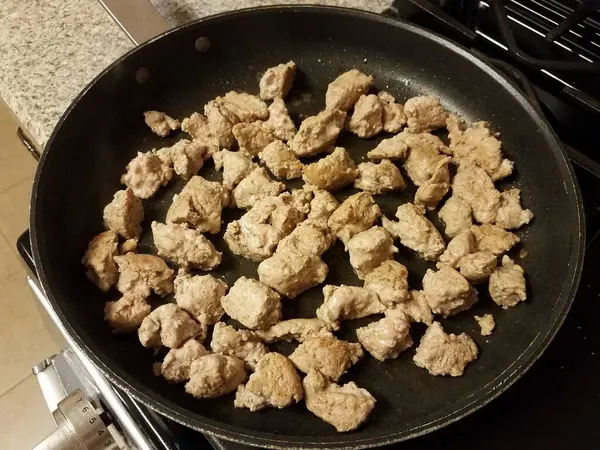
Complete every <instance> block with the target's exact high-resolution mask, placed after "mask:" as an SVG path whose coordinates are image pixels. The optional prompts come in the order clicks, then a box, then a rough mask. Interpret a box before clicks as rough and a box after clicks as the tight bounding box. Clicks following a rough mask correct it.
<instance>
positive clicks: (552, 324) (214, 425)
mask: <svg viewBox="0 0 600 450" xmlns="http://www.w3.org/2000/svg"><path fill="white" fill-rule="evenodd" d="M297 11H298V12H307V13H310V12H318V13H327V14H335V15H340V14H342V15H346V16H353V17H356V18H360V19H364V20H371V21H375V22H378V23H381V24H382V25H386V26H393V27H399V28H403V29H405V30H408V31H410V32H412V33H415V34H417V35H420V36H421V37H423V38H425V39H429V40H432V41H434V42H436V43H437V44H438V45H441V46H443V47H446V48H447V49H449V50H450V51H453V52H454V53H455V54H456V55H457V56H458V57H461V58H464V59H467V60H468V61H469V62H471V63H472V64H474V65H475V66H477V67H478V68H479V69H481V70H482V71H484V72H485V73H486V74H487V75H489V76H491V77H492V78H493V79H494V80H495V81H496V82H497V83H499V85H500V86H499V87H501V88H503V89H504V90H505V91H508V93H510V94H511V95H512V96H513V98H515V99H516V100H517V101H518V103H519V104H520V105H521V106H522V107H523V108H524V109H525V110H526V112H527V113H528V114H529V115H530V117H531V118H532V120H534V122H535V123H536V124H537V125H538V126H539V128H540V131H541V132H542V133H543V134H544V135H545V136H546V138H547V140H548V141H553V142H552V144H553V145H550V147H552V148H551V151H552V153H553V154H554V155H555V157H556V159H557V162H558V163H559V165H560V166H562V167H560V170H561V172H562V175H563V182H564V188H565V192H566V194H567V196H568V197H569V198H570V199H571V200H573V201H574V204H573V207H574V208H575V211H574V215H576V217H577V223H576V224H574V226H573V233H572V236H571V243H570V244H571V254H570V259H569V264H568V273H567V275H566V277H565V280H564V282H563V285H562V288H561V290H560V293H559V294H558V295H557V297H556V300H555V303H554V306H553V308H552V312H551V314H550V316H549V324H548V326H547V328H546V329H545V330H543V331H542V332H540V333H538V335H536V336H535V338H534V339H533V340H532V342H531V344H530V345H529V346H528V347H527V348H526V349H525V350H524V351H523V352H522V353H521V355H519V357H518V358H516V359H515V361H514V362H513V363H512V364H511V365H510V366H508V367H507V368H505V369H504V370H503V371H502V373H501V374H500V375H499V376H498V377H496V378H495V379H494V380H492V381H491V382H490V383H488V384H486V385H484V386H482V387H481V388H479V389H478V390H477V391H475V393H473V394H472V395H471V396H470V397H468V398H466V399H463V401H462V402H461V403H460V405H459V407H458V408H457V409H455V410H454V412H452V413H450V414H446V415H441V416H437V417H436V416H435V415H434V416H433V417H434V418H433V419H431V420H430V421H428V422H427V423H425V424H421V425H419V426H416V427H413V428H411V429H409V430H404V431H402V432H396V433H394V432H393V431H391V430H390V432H389V433H386V434H379V435H376V434H368V435H367V436H365V437H362V436H361V433H360V432H358V433H356V434H340V435H337V436H319V437H317V438H311V440H309V441H298V440H297V438H294V437H292V436H290V437H286V438H282V437H281V436H280V435H276V434H272V433H266V432H254V433H253V434H249V433H248V431H247V430H245V429H241V428H238V427H236V426H234V425H229V424H225V423H223V422H219V421H216V420H213V419H209V418H207V417H202V418H196V417H195V416H190V415H189V414H188V413H187V410H186V409H185V408H183V407H180V406H178V405H177V404H176V403H174V402H171V401H167V400H165V399H164V398H161V397H160V396H158V395H155V394H154V393H153V392H152V391H150V390H149V389H147V388H145V387H143V386H139V385H136V383H135V381H136V380H135V379H133V377H129V376H127V377H124V376H122V375H121V374H119V373H118V370H116V368H115V364H112V363H110V364H107V363H106V362H105V361H104V360H101V359H100V358H99V357H97V356H96V355H95V354H94V353H93V352H92V351H91V349H90V348H89V347H88V345H87V343H86V341H87V342H90V339H88V338H85V339H84V338H82V337H81V334H80V333H78V332H76V331H75V330H74V327H73V326H72V325H71V324H70V323H69V320H68V318H67V316H68V314H65V313H64V311H63V310H62V309H61V308H60V306H59V305H58V302H57V301H56V299H55V298H54V296H53V295H52V293H51V292H50V283H49V280H48V279H47V278H46V275H45V274H44V271H43V270H39V269H38V268H41V269H43V267H44V261H43V260H44V259H45V258H43V257H42V255H41V253H40V249H39V246H38V242H41V241H42V240H44V237H43V233H39V232H38V230H37V223H38V222H37V220H36V216H37V214H36V209H37V208H38V204H39V202H38V198H39V197H40V192H39V187H40V184H41V181H40V180H41V179H42V175H41V174H42V173H43V168H44V165H45V163H46V161H47V160H48V158H49V156H48V155H49V154H50V153H51V152H50V150H51V148H52V144H53V142H54V140H55V138H56V136H57V134H58V133H59V132H60V129H61V127H62V125H63V123H64V122H65V121H66V120H67V118H68V117H69V115H70V114H71V112H72V111H73V109H74V108H75V106H76V105H77V103H78V102H79V100H80V99H81V98H82V97H83V96H84V95H85V94H86V93H87V92H88V91H89V90H90V89H91V88H92V87H93V86H94V85H95V84H96V82H97V81H98V80H99V79H101V78H102V77H103V76H104V75H105V74H106V73H108V72H110V71H111V70H112V69H113V68H114V67H116V66H118V65H119V64H121V62H122V61H123V60H125V59H126V58H128V57H129V56H130V55H131V54H133V53H135V52H137V51H140V50H141V49H143V48H145V47H146V46H148V45H151V44H152V43H153V42H155V41H157V40H159V39H161V38H163V37H164V36H167V35H170V34H172V33H178V32H179V31H180V30H183V29H188V28H192V27H195V26H198V25H201V24H204V23H209V22H215V21H217V22H218V21H222V20H228V19H229V18H230V17H232V16H238V17H239V16H244V15H254V14H257V13H259V14H260V13H273V12H275V13H277V12H297ZM575 180H576V179H575V175H574V172H573V168H572V166H571V164H570V161H569V159H568V157H567V155H566V154H565V152H564V150H563V149H562V146H561V145H560V141H559V140H558V138H557V136H556V135H555V133H554V131H553V130H552V128H551V127H550V126H549V125H548V123H547V122H546V120H545V118H544V117H542V116H541V115H540V114H539V113H538V112H537V111H536V110H535V108H534V107H533V106H532V105H531V103H530V102H529V101H528V100H527V99H526V98H525V97H524V95H523V94H522V93H521V92H520V91H518V90H517V89H516V88H515V87H514V86H513V85H512V84H511V83H510V82H509V81H508V80H507V79H506V78H505V77H504V76H503V75H502V74H500V73H499V72H498V71H497V70H496V69H494V68H493V67H492V66H490V65H489V64H487V63H486V62H484V61H483V60H481V59H480V58H479V57H478V56H475V55H474V54H472V53H470V52H469V51H468V50H467V49H465V48H464V47H462V46H460V45H458V44H456V43H454V42H451V41H449V40H447V39H446V38H444V37H443V36H441V35H439V34H437V33H434V32H431V31H429V30H426V29H424V28H422V27H420V26H417V25H414V24H411V23H409V22H406V21H404V20H400V19H396V18H391V17H387V16H384V15H382V14H377V13H372V12H366V11H360V10H356V9H349V8H340V7H333V6H315V5H286V6H265V7H257V8H246V9H241V10H237V11H233V12H225V13H221V14H217V15H213V16H209V17H206V18H202V19H199V20H196V21H193V22H190V23H187V24H184V25H182V26H179V27H177V28H174V29H171V30H168V31H166V32H164V33H162V34H161V35H159V36H156V37H154V38H152V39H150V40H149V41H147V42H145V43H143V44H142V45H140V46H137V47H134V48H133V49H131V50H130V51H128V52H127V53H125V54H124V55H122V56H121V57H120V58H118V59H117V60H116V61H114V62H113V63H112V64H110V65H109V66H108V67H106V68H105V69H104V70H103V71H102V72H100V73H99V74H98V75H97V76H96V77H95V78H94V79H93V80H92V81H91V82H90V83H89V84H88V85H87V86H86V87H85V88H84V89H83V90H82V91H81V93H80V94H79V95H78V96H77V97H76V98H75V99H74V100H73V102H72V103H71V105H70V106H69V107H68V108H67V110H66V111H65V112H64V114H63V115H62V117H61V118H60V120H59V122H58V123H57V125H56V126H55V128H54V130H53V132H52V135H51V137H50V139H49V140H48V143H47V144H46V150H45V151H44V152H43V154H42V157H41V158H40V162H39V165H38V169H37V171H36V175H35V180H34V185H33V190H32V197H31V205H30V231H31V243H32V250H33V255H34V261H35V266H36V271H37V272H38V278H39V279H40V282H41V284H42V290H43V292H44V294H45V295H46V296H47V297H48V299H49V301H50V303H51V304H52V306H53V308H54V309H55V310H56V312H57V316H58V317H59V319H60V321H61V324H62V325H63V327H64V328H65V329H66V330H67V331H68V333H69V334H70V335H71V337H72V338H73V340H74V341H75V343H76V345H77V346H78V347H79V348H80V349H81V350H82V352H83V353H84V354H85V355H86V357H88V358H89V359H90V360H91V361H92V362H93V364H94V365H95V366H96V367H97V368H98V369H99V370H100V371H101V372H102V374H103V375H104V376H106V377H107V378H108V379H110V380H111V382H113V383H114V384H115V385H116V386H117V387H119V388H120V389H122V390H124V391H125V392H127V393H128V394H129V395H131V396H132V397H133V398H135V399H136V400H138V401H140V402H142V403H143V404H144V405H146V406H148V407H149V408H151V409H153V410H155V411H157V412H158V413H160V414H162V415H164V416H165V417H167V418H169V419H171V420H173V421H175V422H178V423H181V424H183V425H186V426H188V427H190V428H192V429H194V430H196V431H199V432H202V433H207V434H210V435H212V436H215V437H218V438H222V439H225V440H229V441H234V442H238V443H243V444H247V445H254V446H260V447H263V448H292V447H293V448H368V447H374V446H380V445H387V444H392V443H396V442H400V441H404V440H407V439H411V438H414V437H417V436H421V435H424V434H427V433H429V432H432V431H435V430H437V429H440V428H442V427H444V426H447V425H449V424H451V423H454V422H456V421H458V420H460V419H461V418H463V417H465V416H467V415H469V414H471V413H473V412H475V411H477V410H478V409H480V408H481V407H483V406H485V405H486V404H487V403H489V402H490V401H492V400H494V399H495V398H497V397H498V396H499V395H500V394H501V393H502V392H504V391H505V390H506V389H508V388H509V387H510V386H511V385H513V384H514V383H515V382H516V381H517V380H518V379H519V378H520V377H521V376H522V375H523V374H524V373H525V372H527V370H529V368H530V367H531V366H532V365H533V363H534V362H535V361H536V360H537V359H538V358H539V357H540V356H541V355H542V354H543V352H544V351H545V349H546V348H547V347H548V345H549V344H550V342H551V341H552V340H553V339H554V336H555V335H556V333H557V332H558V330H559V329H560V326H561V325H562V323H563V322H564V320H565V318H566V316H567V313H568V311H569V309H570V307H571V305H572V303H573V300H574V297H575V292H576V290H577V286H578V284H579V279H580V276H581V269H582V266H583V257H584V245H585V226H584V215H583V209H582V202H581V194H580V192H579V187H578V184H577V183H576V181H575ZM498 381H500V384H498Z"/></svg>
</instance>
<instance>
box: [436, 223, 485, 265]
mask: <svg viewBox="0 0 600 450" xmlns="http://www.w3.org/2000/svg"><path fill="white" fill-rule="evenodd" d="M475 250H476V247H475V236H474V235H473V232H472V231H471V229H470V228H466V229H464V230H463V231H461V232H460V233H458V234H457V235H456V236H455V237H453V238H452V240H451V241H450V242H448V246H447V247H446V250H444V253H442V254H441V255H440V262H439V263H438V264H437V266H438V268H439V267H442V266H444V265H446V266H450V267H452V268H456V266H457V265H458V261H460V259H461V258H463V257H464V256H467V255H469V254H471V253H473V252H474V251H475Z"/></svg>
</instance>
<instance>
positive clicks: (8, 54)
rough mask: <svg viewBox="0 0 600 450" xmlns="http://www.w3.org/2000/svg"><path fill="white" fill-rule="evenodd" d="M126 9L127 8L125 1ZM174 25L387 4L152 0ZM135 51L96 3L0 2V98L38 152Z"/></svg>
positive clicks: (366, 0) (387, 0) (379, 0)
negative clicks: (94, 84) (101, 78)
mask: <svg viewBox="0 0 600 450" xmlns="http://www.w3.org/2000/svg"><path fill="white" fill-rule="evenodd" d="M124 1H126V0H124ZM152 3H153V4H154V6H155V7H156V8H157V9H158V11H159V12H160V13H161V14H162V15H163V16H164V17H165V18H166V19H167V21H168V22H169V23H170V24H171V25H173V26H177V25H181V24H183V23H186V22H189V21H191V20H194V19H198V18H201V17H206V16H209V15H212V14H217V13H220V12H224V11H231V10H235V9H241V8H248V7H253V6H262V5H277V4H315V3H318V4H322V5H336V6H345V7H349V8H358V9H364V10H368V11H374V12H382V11H384V10H386V9H387V8H389V7H390V6H391V4H392V3H393V2H392V0H308V1H305V0H300V1H299V0H295V1H290V0H221V1H218V0H152ZM132 46H133V44H132V43H131V42H130V41H129V39H128V38H127V36H126V35H125V33H124V32H123V31H122V30H121V29H120V28H119V27H118V26H117V25H116V24H115V23H114V22H113V20H112V19H111V18H110V16H109V15H108V14H107V13H106V12H105V11H104V9H103V8H102V6H101V5H100V4H99V3H98V2H97V1H96V0H69V1H68V2H67V1H64V0H31V1H22V0H3V2H2V7H1V8H0V97H2V98H3V99H4V101H5V102H6V103H7V104H8V106H9V107H10V108H11V109H12V111H13V112H14V114H15V116H16V117H17V118H18V119H19V120H20V122H21V124H22V125H23V127H24V129H25V130H26V132H27V133H28V134H29V136H30V137H31V138H32V139H33V141H34V142H35V143H36V144H37V145H38V146H39V147H41V148H43V146H44V145H45V144H46V141H47V140H48V138H49V137H50V134H51V133H52V130H53V128H54V126H55V125H56V123H57V122H58V120H59V119H60V116H61V115H62V114H63V112H64V111H65V109H66V108H67V107H68V106H69V104H70V103H71V101H72V100H73V98H75V96H76V95H77V94H78V93H79V92H80V91H81V89H83V88H84V87H85V86H86V85H87V84H88V83H89V82H90V80H92V79H93V78H94V76H96V75H97V74H98V73H99V72H100V71H101V70H102V69H104V68H105V67H106V66H108V65H109V64H110V63H111V62H113V61H114V60H115V59H117V58H118V57H119V56H121V55H122V54H123V53H125V52H127V51H128V50H129V49H131V48H132Z"/></svg>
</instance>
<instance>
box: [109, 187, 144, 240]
mask: <svg viewBox="0 0 600 450" xmlns="http://www.w3.org/2000/svg"><path fill="white" fill-rule="evenodd" d="M142 220H144V207H143V206H142V201H141V200H140V199H139V198H137V197H136V196H135V195H133V191H132V190H131V189H129V188H127V189H124V190H122V191H117V192H116V193H115V196H114V197H113V200H112V201H111V202H110V203H109V204H108V205H106V207H105V208H104V226H105V227H106V228H108V229H109V230H113V231H116V232H117V233H119V235H120V236H122V237H123V238H125V239H139V237H140V234H142V227H141V226H140V224H141V223H142Z"/></svg>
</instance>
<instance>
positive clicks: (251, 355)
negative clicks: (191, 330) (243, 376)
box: [210, 322, 269, 370]
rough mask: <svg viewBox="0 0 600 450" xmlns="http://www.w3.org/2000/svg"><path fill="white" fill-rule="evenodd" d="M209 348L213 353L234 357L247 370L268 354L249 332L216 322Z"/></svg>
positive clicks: (264, 346)
mask: <svg viewBox="0 0 600 450" xmlns="http://www.w3.org/2000/svg"><path fill="white" fill-rule="evenodd" d="M210 348H211V349H212V351H213V352H215V353H221V354H223V355H229V356H235V357H237V358H240V359H241V360H242V361H244V364H245V365H246V367H247V368H248V369H249V370H253V369H254V368H255V367H256V364H257V363H258V361H259V360H260V359H261V358H262V357H263V356H265V355H266V354H267V353H269V349H268V348H267V346H266V345H265V344H263V343H262V342H261V341H260V339H259V337H258V336H256V335H255V334H254V333H253V332H252V331H250V330H236V329H235V328H233V327H232V326H231V325H225V324H224V323H223V322H218V323H217V324H216V325H215V328H214V329H213V334H212V340H211V341H210Z"/></svg>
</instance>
